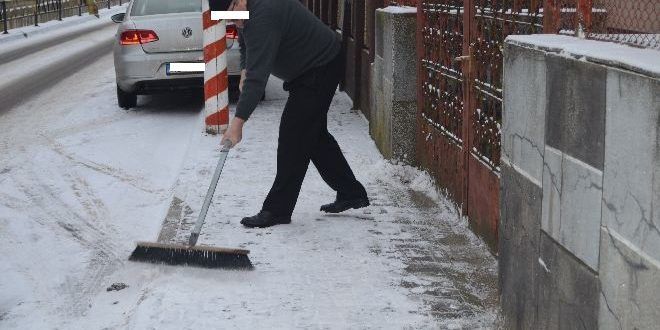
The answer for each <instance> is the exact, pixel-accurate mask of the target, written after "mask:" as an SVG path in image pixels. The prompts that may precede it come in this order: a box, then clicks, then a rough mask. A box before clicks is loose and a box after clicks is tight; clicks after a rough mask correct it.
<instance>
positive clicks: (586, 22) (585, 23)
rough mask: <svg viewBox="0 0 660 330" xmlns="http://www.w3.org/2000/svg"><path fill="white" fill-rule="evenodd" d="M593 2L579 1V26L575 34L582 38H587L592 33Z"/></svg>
mask: <svg viewBox="0 0 660 330" xmlns="http://www.w3.org/2000/svg"><path fill="white" fill-rule="evenodd" d="M592 7H593V0H578V3H577V14H578V17H577V20H576V21H577V26H576V27H575V33H576V35H577V36H578V37H580V38H585V37H586V36H588V35H589V33H591V8H592Z"/></svg>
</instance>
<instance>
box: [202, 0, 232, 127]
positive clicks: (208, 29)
mask: <svg viewBox="0 0 660 330" xmlns="http://www.w3.org/2000/svg"><path fill="white" fill-rule="evenodd" d="M202 24H203V28H204V63H205V70H204V100H205V103H204V113H205V114H206V119H205V122H206V132H207V133H209V134H219V133H224V131H225V130H226V129H227V125H228V124H229V97H228V94H227V87H228V85H229V79H228V77H227V54H226V50H227V40H226V34H227V30H226V29H227V24H226V21H225V20H219V21H214V20H212V19H211V8H210V6H209V0H204V1H202Z"/></svg>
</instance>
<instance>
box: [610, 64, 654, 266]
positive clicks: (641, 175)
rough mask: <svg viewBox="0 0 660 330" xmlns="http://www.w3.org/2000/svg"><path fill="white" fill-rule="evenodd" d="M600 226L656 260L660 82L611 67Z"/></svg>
mask: <svg viewBox="0 0 660 330" xmlns="http://www.w3.org/2000/svg"><path fill="white" fill-rule="evenodd" d="M606 130H607V131H606V135H605V143H606V144H607V149H606V151H605V183H604V191H603V224H604V225H606V226H608V227H609V228H610V229H613V230H615V231H616V232H618V233H620V234H621V235H622V236H623V237H625V238H626V239H627V240H629V241H630V242H632V243H633V244H635V245H637V246H639V247H640V249H641V250H642V251H644V252H645V253H648V254H649V255H650V256H652V257H653V258H655V259H656V260H660V211H658V210H660V175H658V174H659V173H660V170H659V168H660V82H658V80H655V79H651V78H646V77H643V76H639V75H635V74H630V73H626V72H622V71H618V70H610V71H609V73H608V78H607V125H606Z"/></svg>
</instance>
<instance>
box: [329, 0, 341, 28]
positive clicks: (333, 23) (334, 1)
mask: <svg viewBox="0 0 660 330" xmlns="http://www.w3.org/2000/svg"><path fill="white" fill-rule="evenodd" d="M329 10H330V18H329V19H330V27H331V28H332V30H333V31H335V30H337V28H338V27H339V26H338V25H339V24H338V23H337V10H339V0H330V9H329Z"/></svg>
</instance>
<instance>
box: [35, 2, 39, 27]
mask: <svg viewBox="0 0 660 330" xmlns="http://www.w3.org/2000/svg"><path fill="white" fill-rule="evenodd" d="M34 4H35V6H34V26H39V0H35V1H34Z"/></svg>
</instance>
